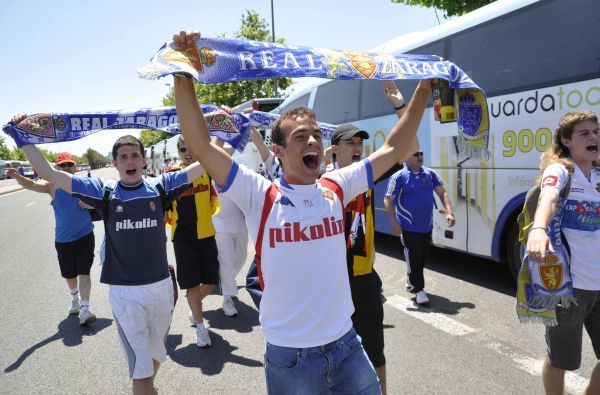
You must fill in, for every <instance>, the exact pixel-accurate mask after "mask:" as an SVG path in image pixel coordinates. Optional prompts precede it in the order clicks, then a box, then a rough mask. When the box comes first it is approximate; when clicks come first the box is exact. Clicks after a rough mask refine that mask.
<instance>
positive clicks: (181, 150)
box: [179, 147, 187, 154]
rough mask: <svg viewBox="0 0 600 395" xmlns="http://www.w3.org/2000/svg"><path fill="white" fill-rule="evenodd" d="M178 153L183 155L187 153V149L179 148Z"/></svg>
mask: <svg viewBox="0 0 600 395" xmlns="http://www.w3.org/2000/svg"><path fill="white" fill-rule="evenodd" d="M179 152H181V153H182V154H185V153H186V152H187V147H181V148H179Z"/></svg>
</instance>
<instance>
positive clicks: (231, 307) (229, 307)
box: [223, 296, 238, 317]
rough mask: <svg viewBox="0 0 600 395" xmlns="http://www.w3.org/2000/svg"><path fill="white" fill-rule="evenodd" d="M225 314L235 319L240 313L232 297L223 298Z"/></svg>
mask: <svg viewBox="0 0 600 395" xmlns="http://www.w3.org/2000/svg"><path fill="white" fill-rule="evenodd" d="M223 313H225V315H226V316H227V317H235V316H236V315H237V313H238V311H237V309H236V308H235V303H233V298H232V297H231V296H223Z"/></svg>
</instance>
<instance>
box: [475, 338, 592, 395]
mask: <svg viewBox="0 0 600 395" xmlns="http://www.w3.org/2000/svg"><path fill="white" fill-rule="evenodd" d="M487 348H489V349H490V350H492V351H495V352H497V353H498V354H500V355H503V356H505V357H508V358H510V359H512V360H513V361H514V362H515V363H516V364H517V366H518V367H519V369H521V370H524V371H526V372H527V373H529V374H531V375H534V376H541V375H542V366H544V360H543V359H542V360H539V359H534V358H531V357H527V356H524V355H519V354H517V353H515V352H512V351H510V350H509V349H508V347H506V346H503V345H502V344H500V343H490V344H487ZM587 382H588V381H587V379H585V378H583V377H581V376H580V375H578V374H577V373H573V372H566V374H565V389H566V390H567V391H568V392H570V393H574V394H581V393H582V392H583V389H584V388H585V386H586V385H587Z"/></svg>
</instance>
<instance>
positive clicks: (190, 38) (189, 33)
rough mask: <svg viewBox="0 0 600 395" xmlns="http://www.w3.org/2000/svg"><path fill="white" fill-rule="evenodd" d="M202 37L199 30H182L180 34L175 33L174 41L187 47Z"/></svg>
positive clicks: (177, 44)
mask: <svg viewBox="0 0 600 395" xmlns="http://www.w3.org/2000/svg"><path fill="white" fill-rule="evenodd" d="M199 38H200V32H199V31H197V30H191V29H188V30H182V31H180V32H179V34H175V35H173V43H174V44H175V45H176V46H178V47H185V46H187V45H191V44H193V43H194V42H195V41H196V40H197V39H199Z"/></svg>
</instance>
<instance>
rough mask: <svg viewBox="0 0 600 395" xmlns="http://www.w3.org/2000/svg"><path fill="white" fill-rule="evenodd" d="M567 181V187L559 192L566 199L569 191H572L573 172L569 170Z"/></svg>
mask: <svg viewBox="0 0 600 395" xmlns="http://www.w3.org/2000/svg"><path fill="white" fill-rule="evenodd" d="M567 175H568V177H567V183H566V184H565V187H564V188H563V189H561V191H560V193H559V194H558V196H559V197H561V198H563V199H566V198H567V196H569V192H571V174H570V173H569V172H567Z"/></svg>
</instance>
